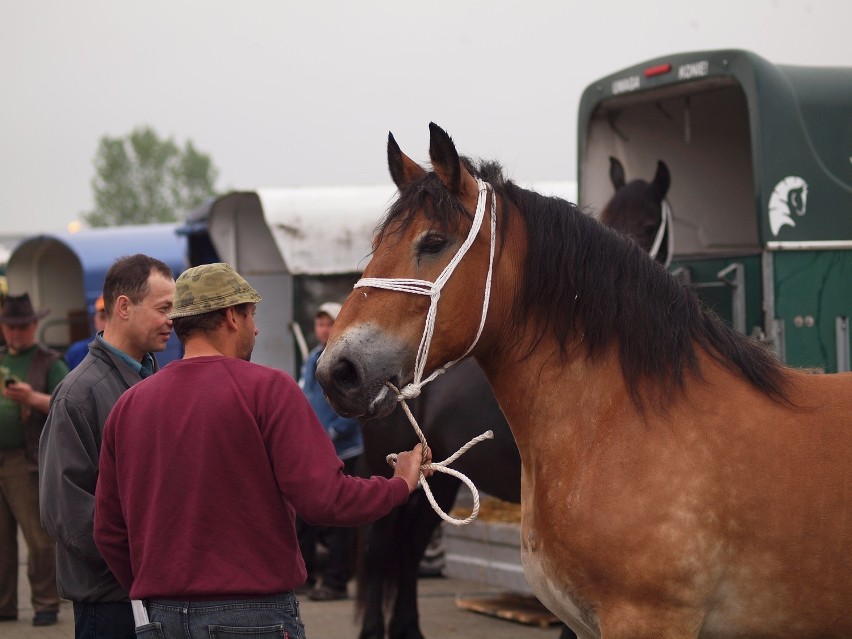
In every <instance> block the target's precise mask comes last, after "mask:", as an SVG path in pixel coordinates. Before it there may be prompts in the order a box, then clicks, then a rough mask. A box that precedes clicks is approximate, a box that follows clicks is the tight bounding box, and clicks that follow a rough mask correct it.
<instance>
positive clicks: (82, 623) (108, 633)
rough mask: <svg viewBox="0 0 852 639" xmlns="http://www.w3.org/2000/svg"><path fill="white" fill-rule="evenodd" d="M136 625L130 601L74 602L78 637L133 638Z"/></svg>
mask: <svg viewBox="0 0 852 639" xmlns="http://www.w3.org/2000/svg"><path fill="white" fill-rule="evenodd" d="M135 626H136V624H135V623H134V622H133V608H131V607H130V602H129V601H108V602H100V603H98V602H95V603H80V602H79V601H75V602H74V637H76V639H133V638H134V637H135V636H136V631H135Z"/></svg>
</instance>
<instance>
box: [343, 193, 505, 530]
mask: <svg viewBox="0 0 852 639" xmlns="http://www.w3.org/2000/svg"><path fill="white" fill-rule="evenodd" d="M476 184H477V186H478V187H479V195H478V197H477V201H476V212H475V213H474V216H473V223H472V224H471V227H470V232H469V233H468V236H467V238H466V239H465V241H464V243H463V244H462V245H461V246H460V247H459V250H458V251H457V252H456V254H455V255H454V256H453V259H451V260H450V262H449V264H447V266H446V267H444V270H443V271H441V274H440V275H439V276H438V278H437V279H436V280H435V281H434V282H429V281H427V280H418V279H411V278H406V277H364V278H361V279H360V280H358V282H356V284H355V286H354V287H353V288H362V287H372V288H383V289H387V290H391V291H398V292H400V293H413V294H415V295H428V296H429V311H428V313H427V314H426V325H425V327H424V328H423V336H422V337H421V338H420V345H419V347H418V349H417V358H416V360H415V362H414V379H413V380H412V381H411V383H409V384H408V385H406V386H405V387H404V388H403V389H402V390H399V389H397V388H396V387H395V386H394V385H393V384H391V383H390V382H387V385H388V387H390V388H391V389H392V390H393V391H394V392H395V393H396V398H397V401H399V402H401V403H402V407H403V410H404V411H405V414H406V415H407V416H408V420H409V422H411V425H412V427H413V428H414V431H415V432H416V433H417V437H418V438H419V439H420V442H421V443H422V444H423V453H424V455H425V454H426V449H427V446H428V445H427V443H426V437H425V435H423V431H421V430H420V426H419V425H418V424H417V420H416V419H415V418H414V415H413V414H412V413H411V411H410V410H409V408H408V405H407V404H406V403H405V400H406V399H413V398H414V397H417V396H418V395H420V391H421V389H422V388H423V386H425V385H426V384H428V383H429V382H431V381H432V380H433V379H435V378H436V377H438V375H440V374H442V373H444V372H445V371H446V370H447V369H448V368H449V367H450V366H452V365H453V364H455V363H456V362H458V361H460V360H462V359H464V358H465V357H466V356H467V355H468V353H470V352H471V351H472V350H473V348H474V346H476V344H477V342H478V341H479V337H480V336H481V335H482V329H483V328H484V327H485V319H486V317H487V315H488V302H489V300H490V299H491V276H492V273H493V270H494V247H495V245H496V234H497V202H496V196H495V194H494V191H493V189H491V187H490V186H489V184H488V183H487V182H485V181H483V180H480V179H479V178H476ZM489 190H491V240H490V250H489V256H488V275H487V276H486V279H485V291H484V295H483V300H482V317H481V318H480V321H479V329H478V330H477V331H476V337H474V339H473V342H472V343H471V344H470V346H469V347H468V349H467V350H466V351H465V352H464V354H463V355H462V356H461V357H459V358H457V359H454V360H452V361H451V362H447V363H446V364H444V365H443V366H441V367H439V368H437V369H435V371H434V372H433V373H432V374H431V375H430V376H429V377H428V378H426V379H425V380H424V379H423V372H424V370H425V368H426V360H427V358H428V357H429V346H430V345H431V344H432V336H433V335H434V333H435V320H436V318H437V315H438V300H439V299H440V298H441V289H443V288H444V285H445V284H446V283H447V280H449V279H450V276H451V275H452V274H453V271H454V270H455V268H456V266H458V264H459V262H461V260H462V258H463V257H464V256H465V254H466V253H467V252H468V250H469V249H470V247H471V245H472V244H473V242H474V240H476V236H477V235H478V234H479V229H480V228H481V227H482V221H483V220H484V219H485V203H486V200H487V199H488V191H489ZM493 437H494V433H493V432H492V431H490V430H489V431H486V432H484V433H483V434H482V435H479V436H478V437H474V438H473V439H471V440H470V441H469V442H468V443H467V444H465V445H464V446H462V447H461V448H460V449H459V450H458V451H456V452H455V453H454V454H453V455H451V456H450V457H448V458H447V459H445V460H444V461H442V462H433V463H431V464H423V465H421V469H430V470H434V471H437V472H442V473H446V474H449V475H452V476H454V477H456V478H458V479H460V480H462V481H463V482H464V483H465V484H466V485H467V486H468V488H470V491H471V493H472V495H473V510H472V511H471V514H470V516H469V517H466V518H465V519H456V518H454V517H451V516H450V515H448V514H447V513H445V512H444V511H443V510H441V508H440V506H438V504H437V502H436V501H435V498H434V497H433V496H432V491H431V490H430V489H429V484H428V482H427V481H426V477H425V476H424V475H423V473H422V472H421V473H420V483H421V485H422V486H423V490H424V492H425V493H426V497H427V498H428V500H429V503H430V504H431V505H432V508H433V509H434V510H435V512H436V513H438V515H440V517H441V518H442V519H443V520H444V521H446V522H448V523H450V524H453V525H455V526H461V525H464V524H468V523H470V522H472V521H473V520H474V519H476V516H477V515H478V514H479V491H477V490H476V486H474V485H473V482H472V481H471V480H470V479H469V478H468V477H466V476H465V475H464V474H463V473H460V472H459V471H457V470H455V469H452V468H448V467H447V466H448V465H449V464H450V463H452V462H453V461H455V460H456V459H457V458H458V457H459V456H460V455H461V454H462V453H464V452H466V451H467V450H468V449H469V448H470V447H471V446H473V445H474V444H477V443H479V442H480V441H483V440H485V439H492V438H493ZM396 457H397V456H396V455H388V457H387V460H388V463H389V464H390V465H391V466H395V465H396Z"/></svg>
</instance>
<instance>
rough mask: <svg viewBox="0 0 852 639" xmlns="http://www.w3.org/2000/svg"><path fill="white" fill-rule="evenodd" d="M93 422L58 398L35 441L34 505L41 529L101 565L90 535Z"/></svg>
mask: <svg viewBox="0 0 852 639" xmlns="http://www.w3.org/2000/svg"><path fill="white" fill-rule="evenodd" d="M97 430H98V424H96V423H91V421H90V418H89V417H88V416H87V415H86V414H85V412H84V411H81V410H80V408H79V407H78V406H76V405H75V404H73V403H72V402H69V401H67V400H66V399H65V398H59V399H57V401H56V402H55V403H54V405H53V406H52V407H51V410H50V412H49V413H48V415H47V422H46V423H45V426H44V431H42V435H41V440H40V441H39V468H40V469H41V472H40V473H39V505H40V510H41V521H42V525H43V526H44V529H45V531H47V533H48V534H49V535H50V536H51V537H53V539H54V540H55V541H56V542H57V543H58V544H60V545H61V546H62V547H64V548H66V549H67V550H69V551H70V552H73V553H75V554H77V555H79V556H81V557H83V558H85V559H86V560H87V561H89V562H92V563H96V564H102V563H103V558H102V557H101V555H100V553H99V552H98V549H97V547H96V546H95V540H94V538H93V537H92V520H93V518H94V514H95V485H96V483H97V479H98V447H97V442H96V440H95V432H96V431H97Z"/></svg>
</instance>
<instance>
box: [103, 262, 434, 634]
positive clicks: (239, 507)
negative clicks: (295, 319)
mask: <svg viewBox="0 0 852 639" xmlns="http://www.w3.org/2000/svg"><path fill="white" fill-rule="evenodd" d="M258 302H260V295H259V294H258V293H257V291H256V290H255V289H254V288H252V286H251V285H250V284H249V283H248V282H246V280H244V279H243V278H242V277H241V276H240V275H239V274H237V272H236V271H234V269H233V268H231V267H230V266H229V265H227V264H207V265H204V266H198V267H195V268H191V269H188V270H187V271H185V272H184V273H183V274H182V275H181V276H180V277H179V278H178V280H177V290H176V293H175V304H174V310H173V311H172V313H171V315H170V316H171V317H172V318H173V319H174V329H175V333H176V334H177V336H178V338H179V339H180V340H181V342H182V343H183V346H184V349H185V355H184V358H183V359H181V360H179V361H176V362H172V363H171V364H169V365H168V366H166V367H165V368H164V369H163V370H162V371H160V372H159V373H157V374H156V375H154V376H153V377H151V378H150V379H147V380H145V381H143V382H142V383H140V384H137V385H136V386H134V387H133V388H131V389H130V390H129V391H127V392H126V393H125V394H124V395H123V396H122V397H121V399H119V400H118V402H117V403H116V405H115V408H114V409H113V411H112V412H111V413H110V416H109V419H108V420H107V423H106V427H105V428H104V436H103V443H102V448H101V460H100V477H99V479H98V487H97V495H96V503H97V507H96V511H95V531H94V532H95V541H96V543H97V545H98V548H99V549H100V551H101V553H102V554H103V556H104V558H105V559H106V560H107V563H108V564H109V567H110V569H111V570H112V571H113V573H114V574H115V575H116V577H117V578H118V580H119V581H120V582H121V583H122V584H123V585H124V586H125V587H127V588H128V589H129V590H130V595H131V598H132V599H142V600H145V603H146V606H147V616H148V617H150V621H151V623H152V624H153V623H157V624H159V625H160V626H161V629H162V632H163V636H165V637H183V636H185V635H184V632H185V630H184V629H185V628H186V632H188V633H189V634H191V635H192V636H206V635H207V632H208V627H209V626H217V625H221V626H230V627H235V628H236V630H232V631H231V632H232V633H233V634H237V633H240V634H246V635H247V634H251V633H259V632H261V631H262V630H263V629H266V631H267V632H268V633H269V634H270V635H271V634H273V633H274V634H275V635H276V636H288V635H289V636H291V637H297V636H303V634H304V629H303V627H302V623H301V620H300V619H299V607H298V602H297V601H296V599H295V595H294V593H293V589H294V588H296V587H297V586H299V585H300V584H302V583H303V582H304V581H305V566H304V563H303V561H302V557H301V554H300V553H299V547H298V544H297V542H296V530H295V524H294V520H295V517H296V514H297V513H298V515H299V516H301V517H302V518H304V519H305V520H306V521H309V522H311V523H314V524H325V525H337V526H340V525H347V526H356V525H361V524H364V523H367V522H369V521H372V520H375V519H378V518H379V517H382V516H384V515H385V514H387V513H388V512H390V510H391V509H392V508H394V507H395V506H398V505H400V504H402V503H404V502H405V501H406V500H407V499H408V495H409V494H410V493H411V491H412V490H414V488H415V487H416V485H417V481H418V476H419V467H420V463H421V451H420V447H419V445H418V447H417V448H416V449H415V450H414V451H411V452H408V453H404V454H402V455H401V456H400V460H399V462H398V463H397V468H396V474H395V476H394V477H393V478H392V479H385V478H382V477H373V478H371V479H368V480H367V479H359V478H354V477H350V476H347V475H344V474H343V472H342V463H341V462H340V460H339V459H338V458H337V455H336V454H335V452H334V446H332V444H331V441H330V440H329V438H328V436H327V435H326V433H325V431H324V430H323V428H322V426H321V425H320V423H319V422H318V421H317V418H316V416H315V415H314V413H313V411H312V410H311V407H310V405H309V404H308V402H307V400H306V399H305V397H304V395H303V394H302V391H301V390H300V389H299V387H298V386H297V385H296V382H295V381H294V380H293V379H292V378H291V377H290V376H289V375H287V374H286V373H284V372H282V371H279V370H276V369H273V368H268V367H266V366H260V365H257V364H252V363H250V362H249V359H250V357H251V352H252V349H253V347H254V343H255V338H256V336H257V334H258V329H257V327H256V326H255V323H254V313H255V308H256V304H257V303H258ZM176 602H180V603H176ZM150 627H151V628H152V627H153V626H150ZM137 632H141V629H140V628H137Z"/></svg>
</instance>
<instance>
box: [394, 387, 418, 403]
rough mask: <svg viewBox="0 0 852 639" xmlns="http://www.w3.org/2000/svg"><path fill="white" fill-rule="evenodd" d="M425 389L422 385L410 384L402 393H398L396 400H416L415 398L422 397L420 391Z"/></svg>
mask: <svg viewBox="0 0 852 639" xmlns="http://www.w3.org/2000/svg"><path fill="white" fill-rule="evenodd" d="M422 389H423V387H422V385H421V384H414V383H411V384H408V386H406V387H405V388H403V389H402V390H401V391H397V395H396V399H397V401H400V402H401V401H402V400H404V399H414V398H415V397H419V396H420V391H421V390H422Z"/></svg>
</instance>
